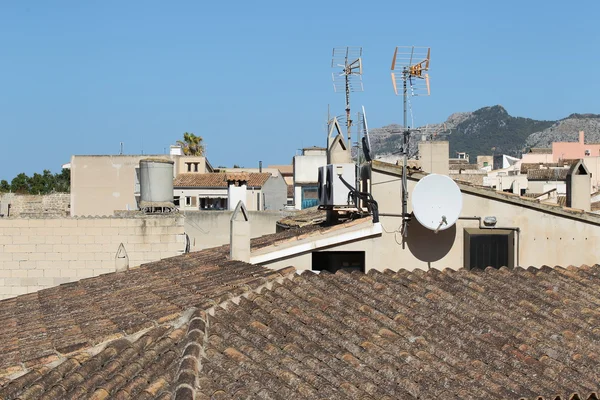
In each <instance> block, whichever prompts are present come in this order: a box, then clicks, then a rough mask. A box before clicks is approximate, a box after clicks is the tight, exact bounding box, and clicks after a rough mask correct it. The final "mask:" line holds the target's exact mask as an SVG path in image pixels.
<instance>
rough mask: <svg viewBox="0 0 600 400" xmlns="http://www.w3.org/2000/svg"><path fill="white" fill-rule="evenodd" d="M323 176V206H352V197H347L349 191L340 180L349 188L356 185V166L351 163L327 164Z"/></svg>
mask: <svg viewBox="0 0 600 400" xmlns="http://www.w3.org/2000/svg"><path fill="white" fill-rule="evenodd" d="M326 171H327V172H326V174H325V175H326V176H325V179H326V181H325V188H324V189H325V190H324V191H325V199H324V200H325V205H328V206H338V207H343V206H352V205H354V203H353V201H352V197H350V196H349V194H350V189H349V188H348V187H347V186H346V185H345V184H344V182H342V180H341V179H340V177H341V178H343V179H344V181H346V182H347V183H348V184H349V185H350V186H352V187H354V186H355V184H356V166H355V165H354V164H352V163H346V164H329V165H327V167H326Z"/></svg>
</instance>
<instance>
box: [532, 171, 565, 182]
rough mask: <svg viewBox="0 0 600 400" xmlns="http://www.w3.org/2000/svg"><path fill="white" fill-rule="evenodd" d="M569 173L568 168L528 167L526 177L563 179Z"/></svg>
mask: <svg viewBox="0 0 600 400" xmlns="http://www.w3.org/2000/svg"><path fill="white" fill-rule="evenodd" d="M568 173H569V169H568V168H549V169H530V170H528V171H527V179H528V180H530V181H564V180H566V179H567V174H568Z"/></svg>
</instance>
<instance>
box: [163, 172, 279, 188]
mask: <svg viewBox="0 0 600 400" xmlns="http://www.w3.org/2000/svg"><path fill="white" fill-rule="evenodd" d="M270 177H271V174H270V173H268V172H247V173H243V174H239V173H238V174H229V173H220V172H209V173H206V174H198V173H196V174H194V173H191V174H190V173H185V174H178V175H177V177H176V178H175V180H174V181H173V186H174V187H198V188H226V187H227V179H230V180H231V179H233V180H235V179H244V180H246V179H247V182H248V186H250V187H262V186H263V185H264V184H265V183H266V182H267V180H268V179H269V178H270Z"/></svg>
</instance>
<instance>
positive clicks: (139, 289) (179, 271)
mask: <svg viewBox="0 0 600 400" xmlns="http://www.w3.org/2000/svg"><path fill="white" fill-rule="evenodd" d="M227 254H228V246H223V247H220V248H216V249H209V250H205V251H201V252H197V253H189V254H186V255H183V256H179V257H173V258H169V259H164V260H161V261H158V262H153V263H149V264H145V265H143V266H142V267H140V268H135V269H132V270H129V271H127V272H124V273H112V274H105V275H101V276H99V277H95V278H89V279H84V280H81V281H78V282H73V283H69V284H64V285H60V286H57V287H53V288H49V289H45V290H41V291H39V292H36V293H31V294H27V295H23V296H19V297H16V298H12V299H8V300H3V301H0V354H2V357H0V377H2V376H5V375H6V374H11V373H14V372H18V371H19V370H22V369H23V365H24V366H26V367H27V368H29V367H32V368H35V367H36V366H37V365H43V364H46V363H47V362H50V361H52V358H55V359H58V358H60V357H63V356H64V355H66V354H69V353H72V352H76V351H80V350H82V349H88V348H90V347H92V346H95V345H97V344H99V343H103V342H106V341H108V340H113V339H115V338H118V337H124V336H126V335H129V334H133V333H136V332H139V331H142V330H144V329H148V328H152V327H154V326H156V324H163V323H167V322H168V321H170V320H173V319H176V318H178V317H179V316H181V313H182V312H183V310H185V309H187V308H189V307H193V306H198V307H205V306H207V305H209V304H212V302H214V301H217V302H219V301H223V300H224V299H227V298H229V297H231V296H235V295H236V293H237V292H239V291H240V290H242V289H240V288H242V287H247V286H248V285H249V286H253V285H260V284H261V282H266V281H268V280H269V279H272V278H273V277H275V276H279V273H278V272H276V271H271V270H267V269H264V268H261V267H258V266H254V265H251V264H246V263H242V262H237V261H228V260H227V259H226V257H227ZM240 285H243V286H240ZM237 294H239V293H237ZM0 398H1V396H0Z"/></svg>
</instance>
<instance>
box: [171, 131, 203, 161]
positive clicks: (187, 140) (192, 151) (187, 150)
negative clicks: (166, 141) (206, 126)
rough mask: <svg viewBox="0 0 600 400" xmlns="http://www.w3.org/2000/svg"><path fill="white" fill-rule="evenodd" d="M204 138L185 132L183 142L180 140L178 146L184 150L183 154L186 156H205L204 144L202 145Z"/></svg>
mask: <svg viewBox="0 0 600 400" xmlns="http://www.w3.org/2000/svg"><path fill="white" fill-rule="evenodd" d="M202 141H203V139H202V136H196V135H194V134H193V133H189V132H185V133H184V134H183V140H178V141H177V144H178V145H180V146H181V148H182V149H183V154H185V155H186V156H203V155H204V144H202Z"/></svg>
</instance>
